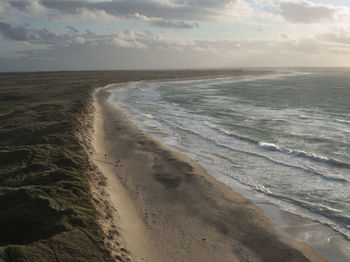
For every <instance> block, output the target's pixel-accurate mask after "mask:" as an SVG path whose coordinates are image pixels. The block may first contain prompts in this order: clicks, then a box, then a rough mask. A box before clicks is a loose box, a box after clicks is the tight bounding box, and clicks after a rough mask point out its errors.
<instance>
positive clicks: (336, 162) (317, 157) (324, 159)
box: [259, 142, 350, 168]
mask: <svg viewBox="0 0 350 262" xmlns="http://www.w3.org/2000/svg"><path fill="white" fill-rule="evenodd" d="M259 146H260V147H261V148H263V149H266V150H270V151H276V152H281V153H285V154H288V155H293V156H296V157H299V158H305V159H308V160H311V161H314V162H321V163H326V164H329V165H334V166H339V167H348V168H349V167H350V165H349V164H347V163H344V162H341V161H339V160H336V159H331V158H328V157H325V156H321V155H317V154H314V153H309V152H305V151H302V150H293V149H289V148H283V147H280V146H277V145H275V144H272V143H266V142H259Z"/></svg>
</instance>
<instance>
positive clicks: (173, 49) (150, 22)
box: [0, 0, 350, 71]
mask: <svg viewBox="0 0 350 262" xmlns="http://www.w3.org/2000/svg"><path fill="white" fill-rule="evenodd" d="M257 66H259V67H260V66H350V1H349V0H84V1H83V0H0V71H37V70H85V69H88V70H90V69H173V68H208V67H257Z"/></svg>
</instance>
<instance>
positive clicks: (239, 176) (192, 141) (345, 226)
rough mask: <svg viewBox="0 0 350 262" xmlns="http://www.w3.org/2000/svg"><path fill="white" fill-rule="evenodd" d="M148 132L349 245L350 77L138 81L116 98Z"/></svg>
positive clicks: (348, 72) (327, 73)
mask: <svg viewBox="0 0 350 262" xmlns="http://www.w3.org/2000/svg"><path fill="white" fill-rule="evenodd" d="M110 92H111V94H112V95H111V96H110V97H109V102H110V103H112V104H115V105H117V106H118V108H122V109H124V111H125V112H126V113H127V114H128V115H129V116H130V117H131V119H132V120H133V121H134V122H135V123H136V124H137V125H138V126H139V127H140V128H141V129H142V130H144V131H145V132H146V133H149V134H151V135H152V136H153V137H155V138H156V139H157V140H159V141H160V142H162V143H163V144H165V145H167V146H170V147H171V148H173V149H175V150H178V151H181V152H184V153H186V154H188V155H189V156H190V157H191V158H192V159H193V160H195V161H198V162H199V163H200V164H201V165H202V166H204V167H205V168H206V169H207V170H208V172H209V173H211V174H212V175H213V176H214V177H216V178H218V179H219V180H221V181H222V182H224V183H226V184H228V185H230V186H233V185H234V184H237V185H239V186H242V185H243V186H244V187H247V188H249V189H251V190H254V191H255V192H258V193H261V194H263V195H264V196H265V197H267V198H269V199H270V200H271V202H273V203H276V204H278V206H280V208H282V209H283V210H286V211H288V212H291V213H294V214H297V215H301V216H303V217H307V218H311V219H313V220H316V221H319V222H321V223H323V224H326V225H329V226H331V227H332V228H333V229H335V230H337V231H338V232H340V233H342V234H343V235H345V236H346V237H347V238H350V69H336V70H335V69H332V70H329V69H308V70H298V69H297V70H294V71H293V72H289V73H283V72H281V73H278V74H276V75H265V76H242V77H224V78H219V79H205V80H193V81H175V82H174V81H171V82H139V83H133V84H129V85H128V86H126V87H125V88H118V89H114V90H111V91H110Z"/></svg>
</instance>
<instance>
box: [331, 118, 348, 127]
mask: <svg viewBox="0 0 350 262" xmlns="http://www.w3.org/2000/svg"><path fill="white" fill-rule="evenodd" d="M334 122H336V123H339V124H343V125H349V126H350V121H347V120H341V119H334Z"/></svg>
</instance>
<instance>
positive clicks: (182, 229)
mask: <svg viewBox="0 0 350 262" xmlns="http://www.w3.org/2000/svg"><path fill="white" fill-rule="evenodd" d="M94 96H95V102H94V105H95V109H96V113H95V120H94V130H95V134H94V140H93V146H94V149H95V153H94V156H93V159H94V162H95V163H96V165H97V166H98V167H99V169H100V170H101V172H102V173H103V175H104V176H105V177H106V178H107V181H106V182H107V183H106V188H105V190H106V192H107V194H108V195H109V196H108V197H110V201H111V203H112V205H113V206H114V207H115V210H114V219H115V223H116V224H117V225H118V228H119V232H120V233H121V235H122V237H123V238H124V241H125V245H126V248H127V249H128V250H129V251H130V253H131V256H132V257H133V259H134V260H135V261H155V262H157V261H160V262H165V261H166V262H171V261H183V262H185V261H211V262H213V261H220V262H221V261H225V262H226V261H268V262H273V261H278V262H287V261H317V262H323V261H327V260H326V259H325V258H323V257H321V256H320V255H319V254H318V253H316V252H315V251H314V249H313V248H312V247H311V246H309V245H308V244H305V243H302V242H297V241H294V240H291V239H287V238H285V237H282V236H281V235H279V234H278V233H277V232H276V231H275V229H274V225H273V224H272V222H271V221H270V220H269V218H268V217H267V216H266V215H265V214H264V212H263V211H262V210H261V209H260V208H258V207H257V206H255V205H254V204H252V202H251V201H250V200H248V199H246V198H243V197H242V196H241V195H239V194H237V193H235V192H233V191H232V190H231V189H230V188H229V187H227V186H226V185H224V184H222V183H220V182H218V181H216V180H215V179H214V178H212V177H211V176H210V175H208V174H207V173H206V171H205V170H204V169H203V168H202V167H201V166H200V165H198V164H197V163H195V162H193V161H191V160H190V159H189V158H187V157H186V156H183V155H181V154H178V153H175V152H172V151H170V150H168V149H166V148H164V147H162V146H161V145H160V144H158V143H157V142H155V141H154V140H152V139H151V138H150V137H149V136H147V135H145V134H143V133H142V132H141V131H140V130H138V129H137V128H136V127H135V126H134V125H133V124H132V123H131V122H130V121H129V120H128V119H127V118H126V117H125V115H124V114H123V113H122V112H120V111H119V110H116V109H115V108H114V107H113V106H112V105H110V104H108V102H107V101H106V99H107V97H108V93H107V92H106V91H105V90H104V89H99V90H97V91H96V92H95V95H94ZM105 154H107V155H106V156H105ZM118 160H119V163H118V165H116V161H118Z"/></svg>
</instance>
